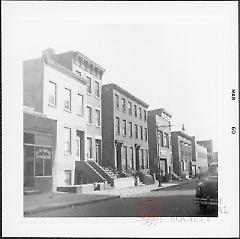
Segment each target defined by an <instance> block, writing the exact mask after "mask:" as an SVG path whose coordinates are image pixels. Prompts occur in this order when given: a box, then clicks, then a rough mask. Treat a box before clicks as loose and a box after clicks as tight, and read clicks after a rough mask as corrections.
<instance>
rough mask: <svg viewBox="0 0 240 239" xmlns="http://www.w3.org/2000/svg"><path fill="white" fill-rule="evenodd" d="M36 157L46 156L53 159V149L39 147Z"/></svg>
mask: <svg viewBox="0 0 240 239" xmlns="http://www.w3.org/2000/svg"><path fill="white" fill-rule="evenodd" d="M35 156H36V158H45V159H51V158H52V150H51V149H49V148H48V149H46V148H44V147H39V148H38V150H36V152H35Z"/></svg>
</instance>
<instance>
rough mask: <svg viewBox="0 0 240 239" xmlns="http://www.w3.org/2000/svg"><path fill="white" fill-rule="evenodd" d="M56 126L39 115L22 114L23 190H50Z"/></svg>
mask: <svg viewBox="0 0 240 239" xmlns="http://www.w3.org/2000/svg"><path fill="white" fill-rule="evenodd" d="M56 126H57V123H56V121H55V120H51V119H48V118H45V117H44V116H42V115H41V114H36V113H34V114H33V113H28V112H25V113H24V141H23V142H24V146H23V147H24V148H23V158H24V188H34V189H36V190H39V191H41V192H46V191H51V190H52V185H53V168H54V153H55V147H56Z"/></svg>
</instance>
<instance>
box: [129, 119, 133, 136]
mask: <svg viewBox="0 0 240 239" xmlns="http://www.w3.org/2000/svg"><path fill="white" fill-rule="evenodd" d="M132 135H133V134H132V122H129V137H132Z"/></svg>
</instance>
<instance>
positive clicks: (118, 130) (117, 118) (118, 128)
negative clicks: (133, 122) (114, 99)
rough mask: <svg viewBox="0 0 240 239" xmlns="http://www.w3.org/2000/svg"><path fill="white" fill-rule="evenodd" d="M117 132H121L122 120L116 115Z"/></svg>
mask: <svg viewBox="0 0 240 239" xmlns="http://www.w3.org/2000/svg"><path fill="white" fill-rule="evenodd" d="M116 133H117V134H120V120H119V117H116Z"/></svg>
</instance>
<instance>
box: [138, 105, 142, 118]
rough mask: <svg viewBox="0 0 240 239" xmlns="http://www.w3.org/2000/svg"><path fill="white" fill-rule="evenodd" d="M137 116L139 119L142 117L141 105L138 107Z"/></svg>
mask: <svg viewBox="0 0 240 239" xmlns="http://www.w3.org/2000/svg"><path fill="white" fill-rule="evenodd" d="M139 117H140V119H142V109H141V107H139Z"/></svg>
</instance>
